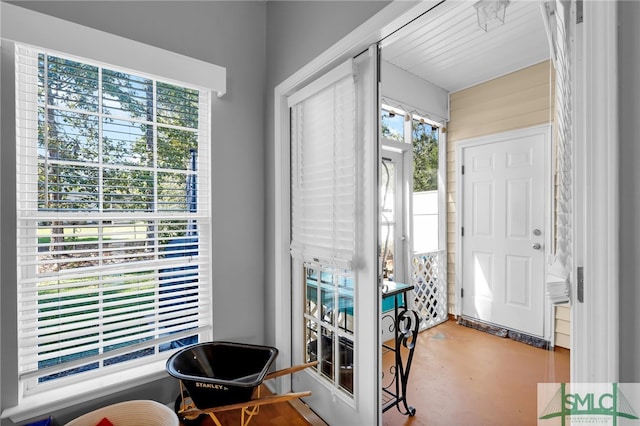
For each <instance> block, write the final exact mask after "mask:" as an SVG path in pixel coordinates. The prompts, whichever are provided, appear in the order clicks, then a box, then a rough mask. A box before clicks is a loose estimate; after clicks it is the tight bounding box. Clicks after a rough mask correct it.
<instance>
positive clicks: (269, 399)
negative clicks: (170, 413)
mask: <svg viewBox="0 0 640 426" xmlns="http://www.w3.org/2000/svg"><path fill="white" fill-rule="evenodd" d="M307 396H311V392H310V391H305V392H290V393H285V394H282V395H269V396H263V397H261V398H256V399H250V400H248V401H243V402H236V403H235V404H228V405H221V406H219V407H211V408H205V409H202V410H201V409H198V408H189V409H187V410H184V411H180V415H181V416H191V415H199V414H210V413H219V412H221V411H229V410H237V409H239V408H251V407H257V406H260V405H265V404H275V403H276V402H285V401H290V400H292V399H296V398H304V397H307Z"/></svg>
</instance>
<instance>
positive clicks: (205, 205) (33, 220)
mask: <svg viewBox="0 0 640 426" xmlns="http://www.w3.org/2000/svg"><path fill="white" fill-rule="evenodd" d="M21 48H22V45H21ZM26 49H28V50H31V53H30V54H31V55H35V54H38V55H41V54H44V56H45V57H53V56H54V55H55V56H56V57H58V58H61V59H63V60H73V61H78V62H79V63H81V64H86V65H90V66H95V67H96V69H97V70H100V71H98V73H99V74H100V73H101V71H102V70H103V69H111V70H113V69H116V70H117V71H119V72H120V71H122V72H126V73H129V72H130V71H128V70H120V69H117V67H111V66H108V65H103V64H96V63H93V62H92V61H91V60H87V59H84V58H77V57H70V56H69V55H65V54H61V53H58V52H51V51H47V50H46V49H40V48H31V47H27V48H26ZM45 65H46V62H45ZM107 67H108V68H107ZM131 74H135V75H136V76H141V77H144V78H149V79H150V80H151V81H152V84H153V87H154V88H155V87H156V86H157V85H160V84H162V83H164V81H161V80H159V79H157V78H154V77H151V76H147V75H144V73H138V72H135V71H134V72H131ZM38 81H40V80H38ZM34 83H35V81H34V82H30V83H29V84H30V85H32V84H34ZM171 83H175V82H171ZM97 84H98V89H97V93H101V90H102V84H103V82H102V81H99V82H98V83H97ZM178 84H182V83H178ZM181 87H182V86H181ZM197 90H199V92H200V93H202V95H203V96H204V102H200V103H199V107H198V115H199V116H200V115H201V114H205V117H204V120H202V118H200V120H199V121H200V123H199V125H198V127H197V128H194V129H192V130H190V131H191V132H193V133H194V134H196V135H198V136H197V144H198V150H199V151H202V152H203V154H204V156H205V158H204V159H202V161H201V162H199V167H198V168H197V170H198V171H197V172H196V173H194V174H195V175H196V176H198V178H199V179H200V180H202V181H204V182H202V183H203V184H204V185H203V186H202V188H203V189H204V191H203V192H204V195H205V196H204V197H201V200H200V201H199V202H198V207H199V208H198V210H199V213H196V214H195V215H187V216H192V217H191V219H187V220H184V223H185V231H186V230H187V228H188V225H187V223H188V222H189V221H190V220H197V221H198V231H200V230H201V229H203V230H209V231H210V220H209V217H210V212H209V209H210V205H209V196H208V195H209V191H208V188H209V184H208V182H209V167H208V166H207V167H203V166H205V165H208V164H209V163H210V161H208V158H207V157H209V155H208V152H209V145H210V144H209V139H210V138H209V135H208V134H207V131H208V122H209V120H208V118H207V117H206V114H209V105H208V97H207V93H206V91H203V90H202V89H197ZM157 95H158V93H157V92H155V91H154V105H156V103H157V102H158V101H157V100H156V96H157ZM98 96H100V95H98ZM17 99H18V100H20V99H22V96H18V97H17ZM45 99H46V97H45ZM21 107H22V104H20V106H17V107H16V108H21ZM47 110H48V104H47V105H46V106H45V110H44V111H45V113H46V111H47ZM52 110H53V111H55V110H57V107H55V106H53V108H52ZM155 111H157V108H155V106H154V117H153V121H152V122H149V123H152V124H151V125H152V127H153V128H154V138H153V139H154V154H156V152H157V144H158V136H157V134H158V133H159V132H160V129H161V128H163V127H164V126H163V125H162V123H160V121H159V119H158V116H157V115H156V114H155ZM88 115H91V116H96V117H98V120H99V121H100V122H102V121H103V120H106V119H107V118H108V117H110V116H109V115H105V114H104V112H103V111H98V110H97V111H96V112H94V113H89V114H88ZM114 118H115V119H119V117H114ZM17 123H18V124H17V125H18V128H19V129H20V134H22V133H24V134H27V135H29V134H30V135H33V134H34V132H36V133H37V132H38V128H39V124H37V125H36V122H33V123H32V122H31V121H29V120H28V119H27V120H18V121H17ZM149 123H147V124H145V125H149ZM23 126H24V127H23ZM32 126H33V127H32ZM99 127H100V130H99V132H98V136H97V140H98V145H99V146H100V145H102V144H103V143H104V142H103V141H104V138H105V137H106V135H107V131H106V130H104V129H103V128H102V127H103V126H99ZM24 139H25V138H24V137H18V138H16V141H17V144H18V145H20V144H21V143H23V140H24ZM26 139H27V140H28V141H27V145H26V146H25V147H24V149H25V150H26V151H27V153H26V154H24V153H22V152H20V151H18V153H17V155H18V158H24V159H25V160H28V159H29V158H31V159H35V158H36V157H37V154H36V152H35V151H36V150H37V147H36V143H37V140H38V139H34V138H29V137H28V136H27V137H26ZM45 139H46V137H45ZM32 143H33V145H31V144H32ZM17 163H18V164H20V163H21V162H20V161H19V160H18V161H17ZM85 163H86V162H85ZM157 163H158V161H157V160H156V161H155V164H154V165H152V166H151V170H152V173H153V174H154V175H155V174H159V173H162V170H163V168H162V167H160V166H159V165H158V164H157ZM86 164H89V165H93V166H94V167H97V168H98V169H101V168H104V167H105V164H106V165H107V166H108V163H105V162H103V158H102V156H98V161H97V162H96V163H93V162H91V161H90V162H89V163H86ZM111 167H113V166H111ZM31 169H33V170H31ZM30 171H31V172H33V173H35V174H36V175H39V172H38V170H37V169H36V166H35V165H30V164H28V163H27V164H26V166H25V167H21V168H20V169H19V170H17V171H16V180H17V181H18V188H19V191H18V193H19V194H20V195H18V196H17V198H19V199H22V196H23V195H22V194H25V193H26V194H37V193H38V194H39V192H40V189H39V185H38V182H37V181H29V179H28V178H26V179H21V178H20V177H19V175H20V173H24V172H26V173H27V174H29V172H30ZM184 174H185V177H186V176H187V175H188V174H189V172H188V169H185V172H184ZM156 180H157V178H156ZM154 182H155V180H154ZM154 187H155V190H154V195H153V205H154V208H153V209H152V211H146V210H145V209H144V208H143V209H141V210H138V209H135V210H134V211H133V212H130V211H128V210H125V211H115V212H112V213H105V212H104V211H103V209H102V208H99V209H98V210H97V211H94V210H90V211H89V212H85V211H82V210H81V211H73V212H70V213H69V212H66V211H65V209H62V210H57V209H55V208H54V209H53V212H52V211H51V210H50V209H49V208H45V209H44V210H42V208H41V206H40V201H38V202H37V204H38V205H37V206H35V200H33V201H29V197H26V198H25V199H24V200H25V201H26V202H25V201H23V202H20V201H19V202H18V203H17V204H16V214H17V216H18V223H24V224H25V227H23V226H18V232H19V238H17V241H21V239H24V238H25V237H26V238H28V237H29V235H31V238H32V239H35V238H37V235H38V230H39V229H40V225H39V223H40V222H41V221H42V220H44V221H48V220H55V219H51V218H55V217H60V218H62V220H63V221H67V220H74V219H75V220H83V219H84V220H89V221H93V220H95V221H97V222H98V223H100V225H98V228H99V229H101V228H102V226H104V225H103V222H104V220H105V219H106V220H110V221H113V222H114V223H115V222H116V221H118V220H128V219H130V218H131V217H134V218H138V219H140V220H143V221H153V223H154V224H155V225H154V227H157V228H160V226H161V225H160V224H161V223H162V222H163V221H172V220H175V219H177V218H178V217H179V216H181V215H183V214H182V213H177V214H176V212H163V211H162V210H161V209H160V208H158V204H160V203H159V202H158V200H159V199H160V191H159V190H158V187H157V186H156V185H155V184H154ZM102 197H105V194H102ZM105 199H106V197H105ZM185 201H186V200H185ZM102 202H103V200H99V201H98V204H101V203H102ZM186 208H187V205H186V204H185V209H186ZM21 209H22V210H23V211H25V212H26V216H24V217H23V213H20V211H21ZM25 209H26V210H25ZM31 210H33V212H31ZM172 217H173V218H174V219H171V218H172ZM29 224H30V225H29ZM112 226H113V225H112ZM21 230H24V232H25V234H23V233H22V232H23V231H21ZM156 232H158V233H157V234H156V235H155V236H154V244H153V247H154V251H153V256H154V258H155V259H156V260H155V261H154V262H153V264H152V265H150V266H149V268H151V270H155V271H156V272H155V274H160V273H161V272H162V271H161V270H162V269H163V268H166V267H167V266H162V265H163V263H169V261H168V260H167V258H169V256H167V258H164V259H165V260H164V261H162V260H160V259H163V255H162V250H161V249H162V247H160V246H161V244H160V238H161V237H160V233H159V231H156ZM198 240H199V242H198V251H202V248H201V245H202V246H209V245H210V235H209V232H207V231H205V232H204V233H203V235H200V232H198ZM104 241H107V240H103V239H102V238H101V237H98V244H103V242H104ZM18 245H19V247H20V244H18ZM167 249H169V247H168V246H167ZM31 250H33V249H31ZM18 252H19V254H20V258H24V259H26V263H29V262H32V263H38V259H37V257H38V255H37V253H38V250H37V249H35V250H33V251H31V252H30V251H27V252H26V253H25V254H24V255H23V254H22V250H21V249H20V248H18ZM203 254H204V256H205V257H206V256H207V252H206V251H205V253H203ZM24 256H26V257H24ZM99 258H100V259H105V260H106V259H108V258H105V257H103V256H99ZM185 260H186V259H185ZM134 263H136V264H137V262H134ZM122 266H123V267H124V269H125V270H129V269H131V264H129V266H127V264H126V263H125V264H122ZM136 268H137V266H136ZM18 269H19V272H18V278H19V280H18V286H19V294H20V293H22V292H23V291H25V290H26V291H28V287H30V286H31V284H28V283H29V282H30V281H33V280H35V279H36V278H37V276H35V275H33V274H34V272H35V270H33V268H26V267H21V266H20V264H18ZM205 271H206V272H205V273H204V275H203V277H204V279H203V278H202V277H200V278H198V281H199V282H200V284H198V288H199V289H198V300H202V299H203V298H204V299H206V301H205V302H204V303H203V304H200V303H198V305H199V306H200V305H203V306H204V307H207V306H208V307H211V304H212V299H211V292H210V291H207V288H210V277H209V274H208V269H205ZM107 275H108V274H107ZM198 275H202V270H201V271H199V272H198ZM159 279H160V280H161V279H162V278H159ZM21 283H23V284H21ZM25 285H26V287H22V289H20V288H21V286H25ZM190 287H191V286H190ZM157 288H160V286H159V285H158V287H157ZM203 290H204V291H203ZM104 291H105V290H104V289H102V286H101V285H100V286H99V289H97V290H96V292H98V293H99V294H102V293H103V292H104ZM106 291H107V292H108V290H106ZM154 294H155V297H154V300H155V302H154V305H155V307H154V309H153V312H154V315H153V318H155V320H154V322H153V324H156V325H155V326H154V328H155V327H159V328H158V330H157V332H156V333H161V331H160V329H161V327H160V324H161V320H160V319H159V317H158V315H161V314H160V312H161V310H162V306H161V305H162V300H163V299H162V295H161V294H162V291H161V290H158V291H155V290H154ZM38 300H40V296H38ZM19 303H22V302H19ZM118 303H122V302H118ZM165 304H166V302H165ZM100 305H102V303H100ZM19 306H21V305H19ZM23 309H25V308H20V307H19V316H18V318H20V315H21V314H20V312H22V310H23ZM99 310H100V312H103V307H101V306H100V307H99ZM38 321H39V320H38ZM196 321H197V322H198V323H200V322H201V321H203V325H204V326H203V327H201V326H199V327H198V328H197V329H196V330H197V332H196V331H194V332H193V334H197V335H198V336H199V340H200V341H203V340H210V338H211V326H212V315H211V310H209V313H208V315H207V314H203V313H202V310H201V309H200V314H198V315H197V319H196ZM24 322H25V321H24V320H22V321H20V320H19V324H22V323H24ZM102 325H105V324H104V323H103V324H102ZM63 327H64V325H63ZM142 328H146V326H143V327H142ZM96 331H97V332H98V333H99V334H100V335H102V334H103V329H102V327H101V328H99V329H98V330H96ZM27 335H28V332H27V330H25V331H21V332H19V337H18V341H19V342H20V341H21V339H22V337H23V336H24V338H27V337H26V336H27ZM131 338H133V336H132V337H131ZM158 338H159V339H160V340H159V341H158ZM103 339H104V336H103V337H102V338H100V339H99V341H101V342H102V343H101V345H100V346H99V349H98V351H99V354H100V355H99V356H98V357H96V356H91V357H89V360H88V361H86V362H87V363H89V362H92V363H97V364H98V367H97V368H96V369H91V370H92V371H91V372H90V373H88V372H87V373H84V374H81V375H79V376H76V373H72V374H70V375H68V376H67V375H65V376H63V377H60V378H57V379H55V380H51V381H50V382H49V383H47V382H43V383H40V382H39V380H38V377H40V376H41V374H42V373H40V374H38V372H39V371H40V368H38V369H37V370H35V371H33V372H29V371H30V370H27V372H26V374H25V373H24V371H23V372H22V373H21V375H20V376H19V386H20V389H21V394H22V395H24V396H28V395H31V394H34V395H35V394H38V393H40V392H42V391H44V390H46V389H57V388H59V387H60V386H65V385H71V384H73V383H75V382H77V381H85V380H91V379H90V377H95V378H100V377H108V376H110V375H112V374H117V373H118V372H122V371H123V370H130V369H132V368H134V369H135V368H136V367H137V366H141V365H144V364H146V363H148V362H150V361H151V362H152V361H153V360H156V359H159V360H161V361H166V358H168V356H169V355H170V354H171V353H172V352H175V351H171V350H168V351H163V350H161V349H160V345H161V344H162V340H163V338H161V337H160V336H159V335H158V337H156V338H152V339H151V341H154V342H156V341H157V343H154V344H153V347H155V348H156V349H155V350H154V354H153V355H150V356H143V357H140V358H136V359H134V360H130V361H127V362H124V363H122V364H121V365H117V366H116V365H110V366H109V368H107V369H106V371H105V370H103V368H105V367H106V366H107V365H108V364H107V362H108V361H109V359H113V358H114V357H117V356H119V355H126V354H128V353H129V351H124V350H117V351H115V352H111V353H109V352H108V351H104V352H103V350H102V349H106V348H107V347H108V345H109V344H108V343H107V340H103ZM32 340H33V338H32ZM145 346H149V345H145ZM18 347H19V349H18V351H19V352H18V353H19V360H20V367H19V369H20V370H22V369H23V368H28V367H27V364H29V362H30V361H31V360H33V361H31V364H38V363H39V362H38V361H37V358H36V357H35V355H32V356H25V355H20V351H21V350H22V348H23V345H22V344H21V343H18ZM130 351H131V352H132V353H134V352H135V351H136V349H135V345H134V348H132V349H130ZM93 358H96V359H95V360H93ZM92 360H93V361H92ZM75 364H78V363H74V365H71V366H68V367H67V368H69V369H73V368H75V367H74V366H75ZM82 364H84V362H83V363H82ZM54 371H57V370H54ZM63 371H65V370H63ZM52 374H53V373H52ZM85 374H86V375H88V376H89V377H85V378H82V376H84V375H85Z"/></svg>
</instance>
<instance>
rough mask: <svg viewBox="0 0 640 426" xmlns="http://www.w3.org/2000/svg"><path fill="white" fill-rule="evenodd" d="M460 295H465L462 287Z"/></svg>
mask: <svg viewBox="0 0 640 426" xmlns="http://www.w3.org/2000/svg"><path fill="white" fill-rule="evenodd" d="M460 297H464V288H461V289H460Z"/></svg>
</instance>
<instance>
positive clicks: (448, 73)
mask: <svg viewBox="0 0 640 426" xmlns="http://www.w3.org/2000/svg"><path fill="white" fill-rule="evenodd" d="M473 5H474V1H469V0H447V1H445V2H444V3H442V4H441V5H439V6H437V7H436V8H435V9H433V10H432V11H430V12H428V13H427V14H425V15H424V16H422V17H421V18H419V19H417V20H416V21H414V22H412V23H411V24H409V25H407V26H406V27H405V28H403V29H402V30H401V32H399V33H397V34H395V35H394V36H392V37H390V38H389V39H388V40H387V41H385V42H383V43H382V46H383V49H382V59H383V60H385V61H388V62H391V63H393V64H395V65H397V66H398V67H400V68H402V69H404V70H406V71H408V72H410V73H412V74H415V75H417V76H418V77H420V78H422V79H424V80H427V81H429V82H431V83H433V84H435V85H437V86H440V87H442V88H443V89H445V90H447V91H449V92H456V91H459V90H461V89H464V88H466V87H470V86H474V85H476V84H478V83H481V82H484V81H488V80H491V79H493V78H496V77H498V76H501V75H505V74H508V73H510V72H513V71H516V70H519V69H522V68H525V67H527V66H530V65H533V64H536V63H539V62H542V61H544V60H546V59H549V43H548V41H547V35H546V31H545V27H544V23H543V19H542V12H541V11H540V2H539V1H537V0H512V1H511V2H510V3H509V4H508V6H507V9H506V15H505V22H504V24H501V23H500V22H499V21H497V20H494V21H493V22H491V23H490V24H489V28H488V31H487V32H485V31H484V30H483V29H481V28H480V27H479V25H478V21H477V15H476V10H475V8H474V6H473Z"/></svg>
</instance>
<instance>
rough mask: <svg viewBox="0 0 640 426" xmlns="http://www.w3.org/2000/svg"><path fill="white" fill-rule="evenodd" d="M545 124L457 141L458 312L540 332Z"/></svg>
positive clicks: (503, 324) (542, 282)
mask: <svg viewBox="0 0 640 426" xmlns="http://www.w3.org/2000/svg"><path fill="white" fill-rule="evenodd" d="M548 135H549V129H548V127H538V128H535V129H529V130H523V131H517V132H510V133H508V134H502V135H496V136H492V137H490V138H484V139H482V140H481V141H479V143H475V144H474V143H471V144H468V145H465V146H463V147H462V148H461V155H460V158H461V159H462V165H463V167H464V169H462V170H463V171H462V175H461V176H460V178H461V180H462V185H461V188H462V206H461V211H462V216H461V219H462V220H461V224H460V225H461V227H462V229H461V232H462V237H461V239H460V241H461V242H462V248H461V249H462V280H461V282H462V289H461V294H460V295H461V297H462V314H463V315H464V316H467V317H470V318H474V319H478V320H481V321H484V322H488V323H492V324H496V325H500V326H503V327H506V328H508V329H512V330H516V331H521V332H524V333H527V334H530V335H534V336H540V337H542V336H543V335H544V297H545V296H544V295H545V291H544V283H545V279H544V278H545V262H544V258H545V255H544V254H545V242H546V241H547V240H546V238H547V232H549V231H548V230H547V229H546V219H545V205H546V204H545V200H546V196H545V147H546V146H547V143H546V141H547V140H548Z"/></svg>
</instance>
